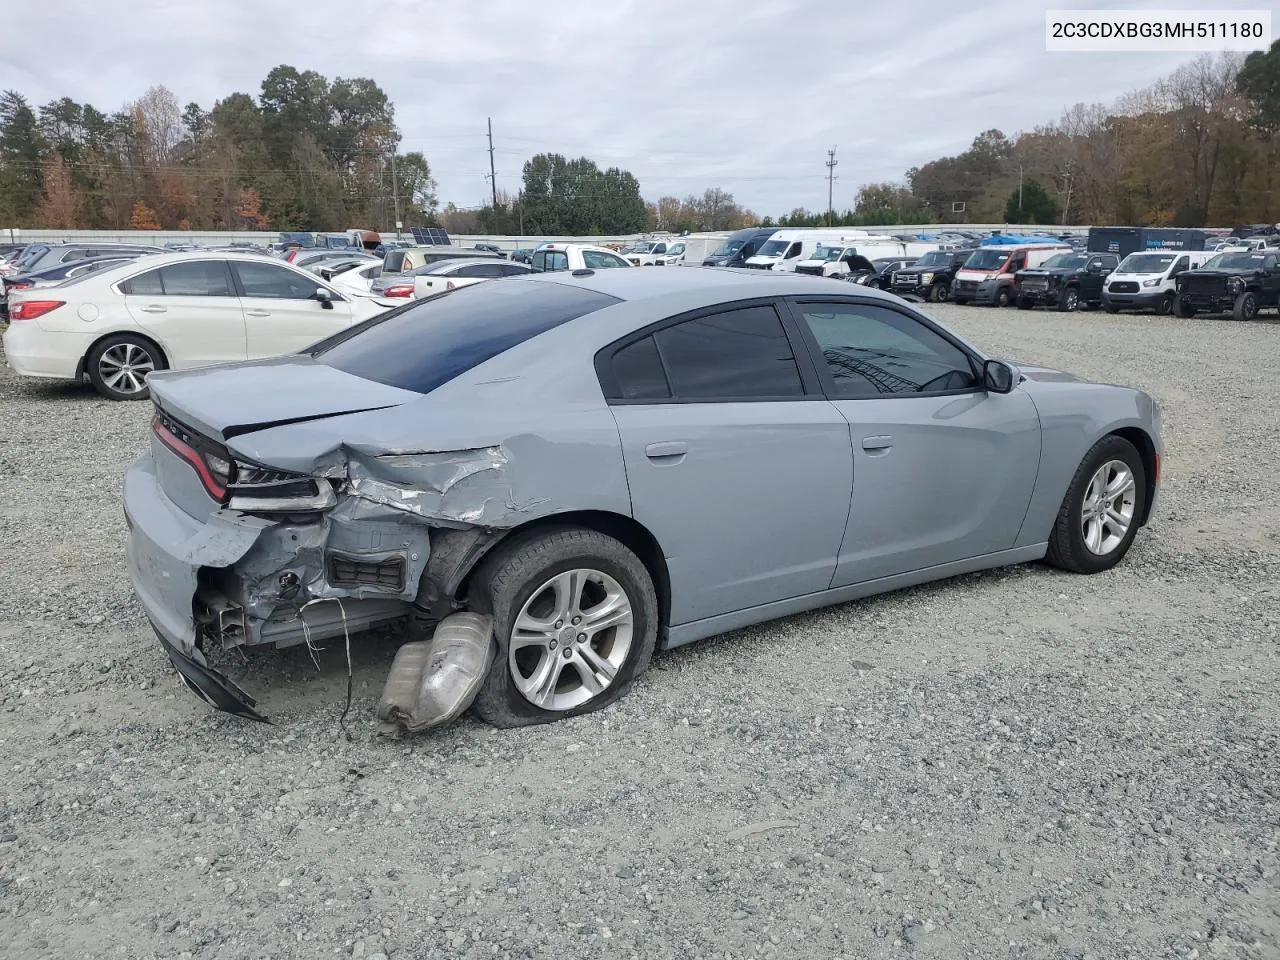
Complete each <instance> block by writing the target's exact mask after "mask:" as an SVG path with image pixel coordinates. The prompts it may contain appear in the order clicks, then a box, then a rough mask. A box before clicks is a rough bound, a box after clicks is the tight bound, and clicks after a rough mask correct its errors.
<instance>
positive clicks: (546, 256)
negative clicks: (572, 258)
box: [532, 250, 569, 273]
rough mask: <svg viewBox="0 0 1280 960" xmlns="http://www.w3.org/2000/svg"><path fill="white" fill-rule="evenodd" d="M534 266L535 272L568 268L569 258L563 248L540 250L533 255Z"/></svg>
mask: <svg viewBox="0 0 1280 960" xmlns="http://www.w3.org/2000/svg"><path fill="white" fill-rule="evenodd" d="M532 268H533V272H534V273H543V272H546V271H551V270H568V269H569V258H568V257H567V256H566V255H565V254H564V251H562V250H539V251H538V252H537V253H535V254H534V255H533V263H532Z"/></svg>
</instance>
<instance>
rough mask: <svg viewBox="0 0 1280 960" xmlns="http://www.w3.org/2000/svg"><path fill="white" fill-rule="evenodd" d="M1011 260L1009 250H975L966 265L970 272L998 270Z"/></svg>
mask: <svg viewBox="0 0 1280 960" xmlns="http://www.w3.org/2000/svg"><path fill="white" fill-rule="evenodd" d="M1008 259H1009V251H1007V250H975V251H973V253H971V254H969V259H968V260H966V261H965V262H964V265H965V266H966V267H968V268H969V269H970V270H996V269H998V268H1000V267H1003V266H1004V265H1005V261H1007V260H1008Z"/></svg>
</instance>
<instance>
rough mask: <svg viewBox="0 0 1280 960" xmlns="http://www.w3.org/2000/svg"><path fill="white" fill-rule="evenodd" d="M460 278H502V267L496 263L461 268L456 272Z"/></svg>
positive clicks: (474, 264)
mask: <svg viewBox="0 0 1280 960" xmlns="http://www.w3.org/2000/svg"><path fill="white" fill-rule="evenodd" d="M454 272H455V273H456V274H457V276H459V277H480V278H487V277H500V276H502V275H503V274H502V267H501V266H499V265H498V264H496V263H473V264H471V265H470V266H466V267H459V268H458V269H457V270H456V271H454Z"/></svg>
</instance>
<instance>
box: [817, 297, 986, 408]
mask: <svg viewBox="0 0 1280 960" xmlns="http://www.w3.org/2000/svg"><path fill="white" fill-rule="evenodd" d="M798 307H799V310H800V312H801V314H802V316H803V317H804V322H805V325H806V326H807V327H808V328H809V331H810V332H811V333H812V334H813V338H814V340H816V341H817V344H818V349H819V350H820V351H821V353H822V357H823V359H824V360H825V361H826V365H827V369H828V370H829V371H830V372H831V378H832V380H833V381H834V384H835V393H836V395H837V396H840V397H854V398H867V397H880V396H883V395H885V394H927V393H946V392H952V391H959V390H976V389H977V388H978V378H977V377H976V376H975V375H974V371H973V364H972V363H971V362H970V360H969V356H968V354H966V353H965V352H964V351H963V350H961V349H960V348H959V347H957V346H956V345H955V344H953V343H952V342H951V341H949V340H947V339H946V338H945V337H943V336H942V335H941V334H939V333H937V332H935V331H934V330H931V329H930V328H929V327H927V326H925V324H923V323H921V322H920V321H919V320H916V319H915V318H914V317H909V316H907V315H906V314H903V313H899V312H898V311H896V310H890V309H888V308H885V307H879V306H874V305H871V304H855V303H802V304H799V305H798Z"/></svg>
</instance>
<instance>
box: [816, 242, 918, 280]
mask: <svg viewBox="0 0 1280 960" xmlns="http://www.w3.org/2000/svg"><path fill="white" fill-rule="evenodd" d="M937 249H938V244H936V243H925V242H916V241H912V242H910V243H908V242H905V241H902V240H899V239H897V238H896V237H889V236H876V235H874V234H867V235H865V236H861V237H844V238H842V240H841V242H840V243H834V244H832V243H819V244H818V246H817V247H815V248H814V251H813V256H812V257H810V258H809V259H807V260H801V261H800V262H799V263H797V264H796V267H795V270H796V273H807V274H811V275H812V276H815V277H843V276H846V275H847V274H848V273H849V272H850V264H851V263H852V261H853V260H854V259H855V258H858V257H862V258H865V259H867V260H882V259H886V258H888V257H903V258H906V257H911V258H913V259H914V258H917V257H922V256H924V255H925V254H926V253H931V252H933V251H934V250H937Z"/></svg>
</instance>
